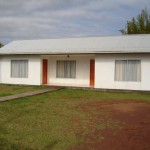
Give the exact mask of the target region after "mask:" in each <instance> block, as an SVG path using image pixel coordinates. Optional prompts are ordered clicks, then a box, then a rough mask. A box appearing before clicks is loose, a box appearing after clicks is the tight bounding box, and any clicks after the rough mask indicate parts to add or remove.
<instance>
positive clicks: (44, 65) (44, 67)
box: [43, 59, 47, 84]
mask: <svg viewBox="0 0 150 150" xmlns="http://www.w3.org/2000/svg"><path fill="white" fill-rule="evenodd" d="M43 84H47V59H43Z"/></svg>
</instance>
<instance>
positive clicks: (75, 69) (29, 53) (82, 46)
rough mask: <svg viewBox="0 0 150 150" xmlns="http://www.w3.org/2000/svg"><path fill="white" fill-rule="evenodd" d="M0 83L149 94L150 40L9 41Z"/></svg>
mask: <svg viewBox="0 0 150 150" xmlns="http://www.w3.org/2000/svg"><path fill="white" fill-rule="evenodd" d="M0 83H5V84H27V85H42V84H46V85H58V86H74V87H93V88H100V89H124V90H147V91H150V35H124V36H122V35H121V36H104V37H82V38H62V39H43V40H23V41H14V42H12V43H10V44H8V45H6V46H4V47H2V48H0Z"/></svg>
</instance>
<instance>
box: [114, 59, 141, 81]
mask: <svg viewBox="0 0 150 150" xmlns="http://www.w3.org/2000/svg"><path fill="white" fill-rule="evenodd" d="M117 61H127V64H128V62H129V61H139V62H140V80H136V81H135V80H116V62H117ZM141 62H142V61H141V59H117V60H115V68H114V81H115V82H141V80H142V63H141ZM127 66H128V65H127Z"/></svg>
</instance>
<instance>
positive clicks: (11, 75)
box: [10, 59, 29, 79]
mask: <svg viewBox="0 0 150 150" xmlns="http://www.w3.org/2000/svg"><path fill="white" fill-rule="evenodd" d="M22 61H24V62H25V61H26V62H27V73H26V74H27V76H24V77H22V76H20V74H18V76H16V77H15V76H13V72H12V69H13V67H12V63H13V62H19V64H20V62H22ZM10 71H11V72H10V77H11V78H20V79H21V78H29V60H27V59H13V60H11V69H10Z"/></svg>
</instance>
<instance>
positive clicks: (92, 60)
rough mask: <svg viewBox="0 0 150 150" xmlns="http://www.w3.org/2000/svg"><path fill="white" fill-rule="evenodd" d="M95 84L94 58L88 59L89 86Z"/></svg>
mask: <svg viewBox="0 0 150 150" xmlns="http://www.w3.org/2000/svg"><path fill="white" fill-rule="evenodd" d="M94 85H95V59H90V86H91V87H94Z"/></svg>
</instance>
